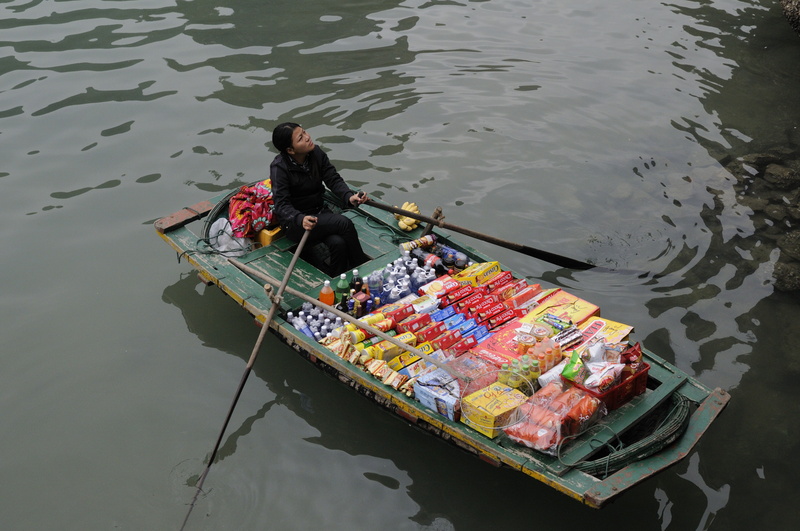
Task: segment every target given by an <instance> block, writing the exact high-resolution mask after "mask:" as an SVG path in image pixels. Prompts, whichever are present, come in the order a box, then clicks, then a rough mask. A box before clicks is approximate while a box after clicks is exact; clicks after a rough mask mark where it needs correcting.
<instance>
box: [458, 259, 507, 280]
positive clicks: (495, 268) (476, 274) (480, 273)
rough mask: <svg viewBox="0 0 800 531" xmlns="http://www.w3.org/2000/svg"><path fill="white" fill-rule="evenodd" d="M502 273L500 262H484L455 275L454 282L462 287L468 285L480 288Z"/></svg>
mask: <svg viewBox="0 0 800 531" xmlns="http://www.w3.org/2000/svg"><path fill="white" fill-rule="evenodd" d="M500 271H501V269H500V263H499V262H482V263H479V264H473V265H471V266H469V267H468V268H466V269H465V270H463V271H461V272H460V273H457V274H455V275H453V280H455V281H456V282H458V283H459V284H460V285H462V286H463V285H467V284H471V285H473V286H480V285H481V284H484V283H485V282H486V281H487V280H488V279H490V278H491V277H493V276H494V275H496V274H497V273H499V272H500Z"/></svg>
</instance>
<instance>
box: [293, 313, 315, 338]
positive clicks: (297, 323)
mask: <svg viewBox="0 0 800 531" xmlns="http://www.w3.org/2000/svg"><path fill="white" fill-rule="evenodd" d="M300 313H303V312H300ZM292 326H293V327H295V328H296V329H297V330H299V331H300V332H302V333H303V334H305V335H307V336H308V337H311V338H313V337H314V332H312V331H311V329H310V328H309V327H308V326H307V325H306V323H305V321H303V319H302V318H300V317H299V316H298V317H295V318H294V320H293V321H292Z"/></svg>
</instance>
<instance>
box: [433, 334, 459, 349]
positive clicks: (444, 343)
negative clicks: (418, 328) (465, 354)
mask: <svg viewBox="0 0 800 531" xmlns="http://www.w3.org/2000/svg"><path fill="white" fill-rule="evenodd" d="M460 339H461V331H460V330H458V329H456V330H449V331H447V332H445V333H444V334H442V335H440V336H439V337H437V338H435V339H431V341H430V344H431V345H433V346H434V348H437V349H439V348H441V349H445V348H449V347H450V346H451V345H453V344H455V343H456V342H458V341H459V340H460Z"/></svg>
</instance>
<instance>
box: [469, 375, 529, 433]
mask: <svg viewBox="0 0 800 531" xmlns="http://www.w3.org/2000/svg"><path fill="white" fill-rule="evenodd" d="M527 398H528V397H527V396H525V393H523V392H521V391H519V390H518V389H512V388H511V387H508V386H507V385H503V384H501V383H499V382H495V383H493V384H490V385H488V386H486V387H484V388H483V389H480V390H478V391H475V392H474V393H471V394H470V395H468V396H467V397H466V398H464V399H463V400H462V401H461V422H463V423H464V424H466V425H467V426H469V427H471V428H473V429H475V430H477V431H479V432H480V433H482V434H484V435H486V436H487V437H489V438H492V439H494V438H495V437H497V436H498V435H500V432H501V431H502V430H503V428H506V427H508V426H509V425H511V424H513V423H514V421H515V420H516V412H517V408H518V407H519V406H520V405H521V404H524V403H525V400H527Z"/></svg>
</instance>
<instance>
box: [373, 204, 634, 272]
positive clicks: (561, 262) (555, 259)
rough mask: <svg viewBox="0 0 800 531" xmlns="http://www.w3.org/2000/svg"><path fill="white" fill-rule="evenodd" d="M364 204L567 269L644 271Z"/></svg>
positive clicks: (380, 206)
mask: <svg viewBox="0 0 800 531" xmlns="http://www.w3.org/2000/svg"><path fill="white" fill-rule="evenodd" d="M364 204H366V205H369V206H371V207H375V208H379V209H381V210H385V211H387V212H391V213H393V214H399V215H401V216H407V217H409V218H413V219H416V220H418V221H423V222H425V223H431V224H433V225H436V226H437V227H441V228H443V229H447V230H451V231H453V232H459V233H461V234H465V235H467V236H471V237H473V238H477V239H479V240H483V241H485V242H489V243H493V244H495V245H499V246H500V247H505V248H506V249H511V250H512V251H517V252H518V253H522V254H524V255H527V256H531V257H533V258H537V259H539V260H544V261H545V262H550V263H551V264H555V265H557V266H560V267H566V268H568V269H577V270H580V271H585V270H587V269H593V270H597V271H616V272H629V273H635V274H643V273H644V272H642V271H622V270H618V269H609V268H607V267H601V266H596V265H593V264H590V263H587V262H582V261H580V260H576V259H574V258H569V257H567V256H561V255H560V254H555V253H551V252H549V251H543V250H542V249H535V248H533V247H529V246H527V245H522V244H519V243H514V242H509V241H506V240H501V239H500V238H495V237H494V236H489V235H488V234H482V233H480V232H476V231H474V230H470V229H465V228H463V227H459V226H457V225H451V224H450V223H445V222H444V221H441V220H438V219H434V218H430V217H428V216H423V215H422V214H417V213H416V212H410V211H408V210H403V209H402V208H396V207H393V206H389V205H384V204H382V203H377V202H375V201H373V200H372V199H368V200H367V201H366V202H365V203H364Z"/></svg>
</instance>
